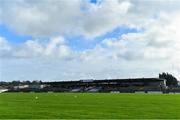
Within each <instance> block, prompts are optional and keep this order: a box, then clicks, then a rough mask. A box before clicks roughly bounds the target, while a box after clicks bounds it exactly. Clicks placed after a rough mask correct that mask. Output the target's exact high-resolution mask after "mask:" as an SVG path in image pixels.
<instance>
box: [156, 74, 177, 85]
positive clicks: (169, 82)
mask: <svg viewBox="0 0 180 120" xmlns="http://www.w3.org/2000/svg"><path fill="white" fill-rule="evenodd" d="M159 78H161V79H166V85H167V86H169V87H174V86H177V85H178V80H177V78H176V77H174V76H173V75H172V74H169V73H165V72H163V73H160V74H159Z"/></svg>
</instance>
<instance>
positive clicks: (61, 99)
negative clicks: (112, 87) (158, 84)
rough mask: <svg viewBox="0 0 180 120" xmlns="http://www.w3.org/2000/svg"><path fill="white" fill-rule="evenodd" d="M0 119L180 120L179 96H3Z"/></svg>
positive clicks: (71, 94) (33, 94) (55, 94)
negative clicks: (118, 119)
mask: <svg viewBox="0 0 180 120" xmlns="http://www.w3.org/2000/svg"><path fill="white" fill-rule="evenodd" d="M36 97H38V99H36ZM0 118H3V119H11V118H15V119H21V118H22V119H23V118H28V119H46V118H49V119H61V118H64V119H79V118H81V119H85V118H88V119H91V118H101V119H116V118H128V119H129V118H136V119H139V118H142V119H143V118H146V119H150V118H155V119H161V118H168V119H174V118H175V119H176V118H179V119H180V95H178V94H175V95H173V94H171V95H170V94H169V95H167V94H110V93H109V94H108V93H96V94H90V93H89V94H88V93H3V94H0Z"/></svg>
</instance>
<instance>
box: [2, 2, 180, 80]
mask: <svg viewBox="0 0 180 120" xmlns="http://www.w3.org/2000/svg"><path fill="white" fill-rule="evenodd" d="M0 2H1V3H2V4H1V7H0V11H1V12H0V15H1V16H2V20H0V21H2V22H3V23H5V24H7V25H8V26H9V27H11V28H12V29H14V30H15V31H17V32H19V33H21V34H28V35H32V36H34V39H32V40H27V41H26V42H24V43H20V44H18V45H14V44H12V43H9V42H8V40H6V39H5V38H2V37H1V38H0V56H1V63H2V64H1V66H0V67H1V77H2V79H6V80H7V79H12V78H14V79H44V80H58V79H83V78H96V79H104V78H127V77H157V74H158V73H159V72H163V71H167V72H171V73H173V74H175V75H177V77H178V78H180V76H179V72H178V71H179V70H180V62H179V61H180V56H179V54H180V52H179V51H180V46H179V44H180V29H179V28H180V24H179V23H180V22H179V21H180V16H179V13H180V11H179V9H180V6H179V5H180V4H179V0H174V1H171V0H166V1H165V2H164V0H158V1H153V0H152V1H142V0H128V1H127V0H126V1H124V0H123V1H120V0H113V1H110V0H103V1H101V0H100V1H99V2H98V3H97V4H91V3H90V2H87V1H82V0H72V1H71V2H69V1H67V0H66V1H65V0H57V1H56V0H53V1H52V0H51V1H50V0H44V1H41V0H40V1H37V0H35V1H33V0H26V1H25V0H19V1H18V0H14V1H11V2H10V1H8V0H1V1H0ZM8 2H9V3H10V4H8ZM7 8H8V9H7ZM2 11H3V12H2ZM2 13H3V14H2ZM122 25H126V26H127V27H128V28H130V27H136V28H137V29H140V30H139V31H138V32H134V33H127V34H123V35H120V36H119V37H117V38H108V39H104V40H102V42H100V43H98V44H96V45H95V46H94V48H92V49H85V50H82V51H76V50H74V51H73V50H72V48H71V47H70V46H69V44H68V43H67V40H66V37H64V36H66V35H69V36H74V35H83V36H86V37H92V38H93V37H97V36H101V35H102V34H105V33H107V32H108V31H111V30H113V29H114V28H117V27H118V26H122ZM37 36H38V37H37ZM39 36H48V37H49V38H50V39H49V40H44V39H42V38H41V37H40V38H39ZM54 36H56V37H54ZM37 38H38V39H37ZM5 58H6V59H5ZM7 58H8V59H7ZM12 66H13V67H12ZM22 72H23V75H22Z"/></svg>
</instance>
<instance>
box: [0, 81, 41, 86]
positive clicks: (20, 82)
mask: <svg viewBox="0 0 180 120" xmlns="http://www.w3.org/2000/svg"><path fill="white" fill-rule="evenodd" d="M41 83H42V81H41V80H34V81H29V80H26V81H20V80H16V81H11V82H5V81H1V82H0V86H7V85H8V86H19V85H39V84H41Z"/></svg>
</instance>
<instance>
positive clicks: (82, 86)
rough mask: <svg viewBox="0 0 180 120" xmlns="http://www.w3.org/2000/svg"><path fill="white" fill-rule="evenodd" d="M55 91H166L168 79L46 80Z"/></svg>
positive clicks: (49, 89) (45, 83)
mask: <svg viewBox="0 0 180 120" xmlns="http://www.w3.org/2000/svg"><path fill="white" fill-rule="evenodd" d="M43 84H44V85H46V86H47V87H45V88H44V89H43V90H44V91H53V92H130V93H133V92H139V91H140V92H142V91H143V92H146V93H147V92H152V91H157V92H166V88H167V86H166V80H165V79H159V78H133V79H104V80H79V81H58V82H44V83H43Z"/></svg>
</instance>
